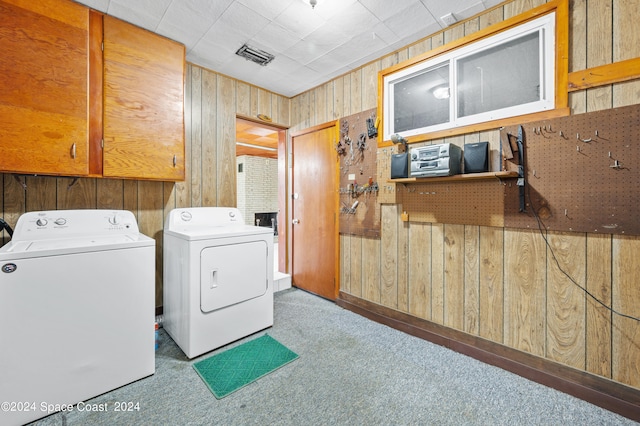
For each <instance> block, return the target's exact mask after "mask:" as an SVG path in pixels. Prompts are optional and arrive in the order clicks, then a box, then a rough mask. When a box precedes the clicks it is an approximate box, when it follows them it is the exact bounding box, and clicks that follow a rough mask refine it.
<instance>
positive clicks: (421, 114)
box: [393, 63, 449, 133]
mask: <svg viewBox="0 0 640 426" xmlns="http://www.w3.org/2000/svg"><path fill="white" fill-rule="evenodd" d="M393 111H394V115H393V118H394V123H393V129H394V132H396V133H398V132H404V131H406V130H413V129H420V128H423V127H427V126H433V125H435V124H441V123H446V122H448V121H449V65H448V63H446V64H444V65H438V66H436V67H433V68H429V69H427V70H424V71H421V72H420V73H418V74H416V75H414V76H411V77H408V78H406V79H404V80H401V81H399V82H397V83H395V84H394V85H393Z"/></svg>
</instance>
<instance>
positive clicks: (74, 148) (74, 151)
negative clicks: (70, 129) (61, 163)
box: [71, 143, 76, 160]
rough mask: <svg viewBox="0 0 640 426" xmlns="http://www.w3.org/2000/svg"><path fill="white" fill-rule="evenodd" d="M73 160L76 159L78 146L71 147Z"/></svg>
mask: <svg viewBox="0 0 640 426" xmlns="http://www.w3.org/2000/svg"><path fill="white" fill-rule="evenodd" d="M71 158H73V159H74V160H75V158H76V144H75V143H74V144H73V145H71Z"/></svg>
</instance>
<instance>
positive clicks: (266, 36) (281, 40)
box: [253, 22, 302, 54]
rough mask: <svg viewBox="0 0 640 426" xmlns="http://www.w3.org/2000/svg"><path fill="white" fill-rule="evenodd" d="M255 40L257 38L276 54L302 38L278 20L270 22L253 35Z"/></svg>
mask: <svg viewBox="0 0 640 426" xmlns="http://www.w3.org/2000/svg"><path fill="white" fill-rule="evenodd" d="M253 40H257V41H259V42H260V43H261V44H263V45H265V46H268V50H269V51H270V53H273V54H275V53H280V52H285V51H286V50H287V49H289V48H290V47H291V46H293V45H294V44H296V43H298V42H299V41H300V40H302V39H301V38H300V37H298V36H297V35H296V34H294V33H292V32H291V31H289V30H287V29H286V28H284V27H283V26H282V25H280V24H278V23H276V22H270V23H269V24H267V26H266V27H264V28H263V29H262V30H260V32H258V33H257V34H256V35H255V36H254V37H253Z"/></svg>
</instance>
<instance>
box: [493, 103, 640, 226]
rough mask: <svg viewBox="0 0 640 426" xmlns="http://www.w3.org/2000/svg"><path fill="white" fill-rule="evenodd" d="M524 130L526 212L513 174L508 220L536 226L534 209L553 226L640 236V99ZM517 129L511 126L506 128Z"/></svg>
mask: <svg viewBox="0 0 640 426" xmlns="http://www.w3.org/2000/svg"><path fill="white" fill-rule="evenodd" d="M523 130H524V136H525V137H524V143H525V151H524V153H525V176H526V180H525V182H526V185H525V194H526V212H525V213H521V212H519V201H518V188H517V187H516V186H515V181H514V184H513V185H511V186H510V187H507V188H506V191H505V197H506V198H505V210H504V214H505V218H504V222H505V226H506V227H513V228H537V227H538V221H537V219H536V216H535V215H534V213H535V214H537V216H538V217H539V218H540V220H541V223H542V226H543V227H544V228H545V229H549V230H554V231H575V232H595V233H607V234H626V235H640V220H639V219H640V218H639V216H638V206H640V191H639V190H638V187H639V185H640V165H639V164H638V162H639V161H640V105H632V106H627V107H621V108H614V109H608V110H603V111H598V112H592V113H586V114H579V115H572V116H568V117H562V118H556V119H550V120H544V121H538V122H534V123H527V124H525V125H523ZM517 131H518V127H517V126H509V127H507V128H505V129H504V130H503V134H504V133H505V132H508V133H510V134H512V135H516V134H517ZM513 139H514V138H513V137H512V140H513ZM514 155H515V153H514Z"/></svg>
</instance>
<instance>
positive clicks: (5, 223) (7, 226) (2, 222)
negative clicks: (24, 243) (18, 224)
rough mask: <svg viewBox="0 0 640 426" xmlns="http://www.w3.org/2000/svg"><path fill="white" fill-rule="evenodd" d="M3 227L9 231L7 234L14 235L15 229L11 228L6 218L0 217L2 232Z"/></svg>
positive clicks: (0, 229)
mask: <svg viewBox="0 0 640 426" xmlns="http://www.w3.org/2000/svg"><path fill="white" fill-rule="evenodd" d="M3 229H4V230H6V231H7V234H9V237H13V229H11V227H10V226H9V224H8V223H7V222H5V221H4V219H0V232H1V231H2V230H3Z"/></svg>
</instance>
